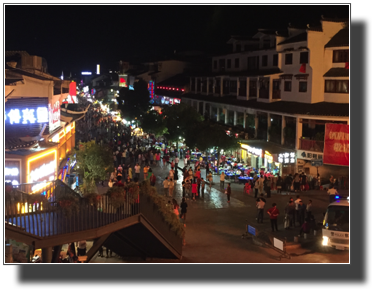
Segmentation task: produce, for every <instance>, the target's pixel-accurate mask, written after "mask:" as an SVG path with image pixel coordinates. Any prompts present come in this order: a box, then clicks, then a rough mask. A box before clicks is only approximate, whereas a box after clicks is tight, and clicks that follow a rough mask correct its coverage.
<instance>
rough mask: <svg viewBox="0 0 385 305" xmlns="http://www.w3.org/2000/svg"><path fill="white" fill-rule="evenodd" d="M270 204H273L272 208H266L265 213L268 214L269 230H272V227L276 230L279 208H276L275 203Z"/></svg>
mask: <svg viewBox="0 0 385 305" xmlns="http://www.w3.org/2000/svg"><path fill="white" fill-rule="evenodd" d="M272 206H273V207H272V208H270V209H268V210H267V214H269V216H270V222H271V231H272V232H274V228H275V231H276V232H278V223H277V218H278V215H279V210H278V209H277V204H276V203H273V205H272Z"/></svg>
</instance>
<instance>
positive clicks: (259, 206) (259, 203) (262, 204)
mask: <svg viewBox="0 0 385 305" xmlns="http://www.w3.org/2000/svg"><path fill="white" fill-rule="evenodd" d="M256 205H257V209H258V214H257V218H256V220H257V223H263V212H264V210H265V205H266V200H265V198H263V197H260V198H258V200H257V202H256Z"/></svg>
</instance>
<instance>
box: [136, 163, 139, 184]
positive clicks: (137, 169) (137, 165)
mask: <svg viewBox="0 0 385 305" xmlns="http://www.w3.org/2000/svg"><path fill="white" fill-rule="evenodd" d="M139 176H140V165H139V163H136V165H135V178H136V179H138V180H139Z"/></svg>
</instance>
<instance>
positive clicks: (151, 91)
mask: <svg viewBox="0 0 385 305" xmlns="http://www.w3.org/2000/svg"><path fill="white" fill-rule="evenodd" d="M154 88H155V83H154V81H153V80H150V81H149V82H148V92H149V94H150V99H153V98H154Z"/></svg>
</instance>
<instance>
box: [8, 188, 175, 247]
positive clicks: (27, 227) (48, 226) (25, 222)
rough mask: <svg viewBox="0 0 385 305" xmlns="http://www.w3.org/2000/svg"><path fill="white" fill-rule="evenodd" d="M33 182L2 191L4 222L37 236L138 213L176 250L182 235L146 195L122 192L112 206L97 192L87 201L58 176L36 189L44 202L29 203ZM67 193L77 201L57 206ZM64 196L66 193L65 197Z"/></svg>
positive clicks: (95, 225) (93, 226) (103, 223)
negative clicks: (119, 202)
mask: <svg viewBox="0 0 385 305" xmlns="http://www.w3.org/2000/svg"><path fill="white" fill-rule="evenodd" d="M36 185H37V184H36V183H35V184H22V185H18V186H15V187H14V188H13V189H12V190H11V191H10V192H7V193H6V200H5V223H6V224H7V225H12V226H16V227H18V228H20V229H22V230H23V231H25V232H26V233H29V234H31V235H34V236H36V237H39V238H44V237H50V236H56V235H60V234H68V233H76V232H80V231H85V230H91V229H96V228H99V227H102V226H106V225H109V224H112V223H114V222H117V221H120V220H123V219H126V218H129V217H131V216H134V215H139V214H142V215H143V216H144V217H145V219H146V220H147V221H148V222H149V223H150V225H151V226H152V227H153V228H154V229H155V230H156V231H157V232H158V233H159V234H160V235H161V236H162V237H163V238H164V239H165V240H166V241H167V242H168V243H169V244H170V245H171V246H172V247H173V248H174V249H175V250H176V251H177V252H179V253H182V239H181V238H180V237H179V236H178V235H177V234H176V233H175V232H173V231H172V230H171V229H170V225H169V224H168V223H167V222H166V221H165V220H164V217H163V216H162V215H161V214H160V212H159V211H158V208H157V206H156V205H155V204H154V203H153V202H151V201H150V200H149V199H147V200H146V198H144V199H143V200H140V198H139V196H138V197H136V198H133V197H132V196H133V195H132V194H130V193H129V192H126V194H125V200H124V203H123V204H122V205H121V206H120V207H118V208H117V207H116V206H115V205H114V204H113V203H112V202H111V199H110V198H109V196H107V195H100V197H99V198H97V199H96V200H95V201H93V202H91V201H88V200H86V198H83V197H81V196H80V195H79V194H77V193H76V192H74V191H73V190H72V189H71V188H70V187H68V186H67V185H66V184H64V183H63V182H62V181H60V180H56V181H52V182H49V183H47V184H46V185H44V187H43V188H40V189H39V190H38V193H39V194H43V195H44V196H45V197H46V199H47V202H40V203H39V202H35V203H31V202H28V201H30V200H29V199H30V198H31V194H30V193H31V190H32V188H33V187H35V189H36ZM69 194H71V196H72V197H77V198H78V202H77V203H76V204H73V207H72V208H71V209H69V208H66V207H63V206H61V204H62V203H63V202H62V201H61V200H62V198H65V197H66V196H68V195H69ZM67 198H68V197H67Z"/></svg>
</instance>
